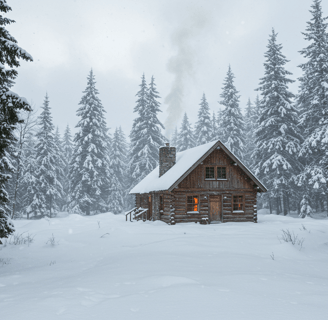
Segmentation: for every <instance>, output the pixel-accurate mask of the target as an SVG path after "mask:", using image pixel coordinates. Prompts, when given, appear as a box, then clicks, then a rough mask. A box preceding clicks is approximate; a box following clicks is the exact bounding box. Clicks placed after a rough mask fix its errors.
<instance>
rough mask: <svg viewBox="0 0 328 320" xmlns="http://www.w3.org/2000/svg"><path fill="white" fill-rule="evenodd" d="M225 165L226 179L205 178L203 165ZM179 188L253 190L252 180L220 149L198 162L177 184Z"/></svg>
mask: <svg viewBox="0 0 328 320" xmlns="http://www.w3.org/2000/svg"><path fill="white" fill-rule="evenodd" d="M220 165H222V166H225V167H226V168H227V180H205V167H208V166H220ZM178 188H179V189H206V190H210V189H215V190H218V189H219V190H234V189H239V190H241V189H243V190H246V189H248V190H251V191H253V190H254V187H253V181H252V180H250V179H249V178H248V176H247V175H246V174H245V173H244V171H243V170H242V169H241V168H239V167H238V166H235V165H233V164H232V159H231V158H230V157H229V156H228V155H227V154H226V153H225V152H224V151H223V150H222V149H216V150H214V151H213V152H212V153H211V154H210V155H209V156H208V157H207V158H206V159H205V160H204V161H203V163H202V164H199V165H198V166H197V167H196V168H195V169H194V170H193V171H192V172H191V173H190V174H189V175H188V176H187V177H186V178H185V179H184V180H183V181H181V182H180V183H179V185H178Z"/></svg>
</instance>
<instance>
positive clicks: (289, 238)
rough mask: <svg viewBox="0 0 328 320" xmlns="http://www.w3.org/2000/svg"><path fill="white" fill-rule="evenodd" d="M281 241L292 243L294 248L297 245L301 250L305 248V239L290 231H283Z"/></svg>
mask: <svg viewBox="0 0 328 320" xmlns="http://www.w3.org/2000/svg"><path fill="white" fill-rule="evenodd" d="M281 231H282V236H281V238H280V240H281V241H284V242H290V243H291V244H292V245H293V246H295V245H297V246H299V247H300V250H301V249H302V248H303V243H304V238H299V237H298V235H297V234H295V233H294V232H290V230H289V229H286V230H284V229H282V230H281Z"/></svg>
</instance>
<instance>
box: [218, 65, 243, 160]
mask: <svg viewBox="0 0 328 320" xmlns="http://www.w3.org/2000/svg"><path fill="white" fill-rule="evenodd" d="M234 78H235V76H234V74H233V73H232V71H231V67H230V66H229V69H228V73H227V76H226V78H225V80H224V83H223V88H222V90H223V92H222V93H221V95H220V96H221V98H222V99H223V100H221V101H220V104H222V105H223V106H225V109H224V110H223V111H222V119H221V126H222V137H221V139H222V142H223V143H224V144H225V145H226V146H227V147H228V148H229V149H230V150H231V151H232V152H233V153H234V154H235V155H236V156H237V157H238V158H239V159H241V160H243V158H244V151H245V128H244V127H245V125H244V120H243V116H242V114H241V111H240V107H239V96H238V91H237V89H236V87H235V85H234Z"/></svg>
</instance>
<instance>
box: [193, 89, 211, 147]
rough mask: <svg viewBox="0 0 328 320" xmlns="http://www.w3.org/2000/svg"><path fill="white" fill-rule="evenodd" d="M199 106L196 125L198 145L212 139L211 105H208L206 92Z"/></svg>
mask: <svg viewBox="0 0 328 320" xmlns="http://www.w3.org/2000/svg"><path fill="white" fill-rule="evenodd" d="M199 106H200V107H199V110H198V120H197V122H196V125H195V134H194V136H195V140H196V145H197V146H200V145H202V144H205V143H208V142H210V141H211V140H212V124H211V114H210V107H209V106H208V103H207V100H206V97H205V93H203V96H202V99H201V102H200V104H199Z"/></svg>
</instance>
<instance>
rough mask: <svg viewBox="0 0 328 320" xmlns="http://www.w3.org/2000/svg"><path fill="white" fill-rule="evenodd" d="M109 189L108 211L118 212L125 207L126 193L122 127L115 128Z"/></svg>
mask: <svg viewBox="0 0 328 320" xmlns="http://www.w3.org/2000/svg"><path fill="white" fill-rule="evenodd" d="M110 168H111V171H112V175H111V190H110V195H109V199H108V205H109V211H111V212H113V213H115V214H118V213H121V212H123V210H124V209H125V208H126V203H125V202H126V201H125V200H126V195H127V192H126V191H127V143H126V139H125V136H124V133H123V131H122V128H116V130H115V132H114V135H113V139H112V145H111V152H110Z"/></svg>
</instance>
